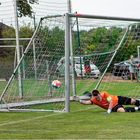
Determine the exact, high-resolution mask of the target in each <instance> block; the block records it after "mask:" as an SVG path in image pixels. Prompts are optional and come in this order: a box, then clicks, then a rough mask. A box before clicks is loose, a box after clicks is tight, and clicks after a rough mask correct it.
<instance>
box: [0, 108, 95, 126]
mask: <svg viewBox="0 0 140 140" xmlns="http://www.w3.org/2000/svg"><path fill="white" fill-rule="evenodd" d="M91 108H93V107H88V108H86V109H81V110H77V111H73V112H72V113H74V112H80V111H84V110H89V109H91ZM61 114H64V113H55V114H50V115H43V116H38V117H34V118H31V119H24V120H18V121H10V122H5V123H1V124H0V126H5V125H11V124H18V123H23V122H30V121H34V120H38V119H42V118H48V117H51V116H57V115H61Z"/></svg>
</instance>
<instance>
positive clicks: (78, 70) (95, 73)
mask: <svg viewBox="0 0 140 140" xmlns="http://www.w3.org/2000/svg"><path fill="white" fill-rule="evenodd" d="M64 65H65V59H64V57H62V58H61V59H60V61H59V62H58V64H57V67H58V68H57V71H58V73H59V75H60V76H64V72H65V66H64ZM70 67H71V64H70ZM90 67H91V73H90V77H93V78H99V76H100V71H99V69H98V68H97V66H96V65H94V64H93V63H92V62H90ZM74 69H75V75H76V77H81V76H83V77H85V76H86V73H85V70H84V61H83V57H81V58H80V57H74ZM70 73H72V68H70Z"/></svg>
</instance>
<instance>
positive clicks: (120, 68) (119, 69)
mask: <svg viewBox="0 0 140 140" xmlns="http://www.w3.org/2000/svg"><path fill="white" fill-rule="evenodd" d="M134 64H135V65H136V68H135V69H136V70H137V69H139V68H138V67H137V66H139V65H140V59H138V58H134ZM129 65H130V64H129V60H126V61H122V62H119V63H115V64H114V68H113V75H114V76H121V77H122V78H123V79H130V72H129Z"/></svg>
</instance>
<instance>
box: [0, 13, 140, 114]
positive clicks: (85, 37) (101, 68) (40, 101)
mask: <svg viewBox="0 0 140 140" xmlns="http://www.w3.org/2000/svg"><path fill="white" fill-rule="evenodd" d="M139 21H140V20H138V19H125V18H113V17H102V16H91V15H90V16H89V15H80V14H66V15H64V16H59V15H58V16H50V17H45V18H42V19H41V20H40V23H39V25H38V27H37V29H36V31H35V33H34V35H33V37H32V39H31V40H30V42H29V44H28V46H27V48H26V50H25V52H24V54H23V55H22V57H21V60H20V63H19V64H18V65H17V67H16V68H15V70H14V72H13V75H12V76H11V78H10V80H9V82H8V84H7V86H6V87H5V89H4V91H3V93H2V94H1V97H0V100H1V106H0V108H1V110H4V109H5V110H8V111H13V110H14V111H15V110H20V111H28V110H29V111H63V110H65V109H66V107H68V108H69V103H68V101H69V99H72V98H70V96H77V95H78V96H79V95H82V93H83V92H85V91H92V90H93V89H99V90H106V91H108V92H110V93H112V94H117V95H125V96H131V97H137V98H139V91H140V86H139V80H138V77H139V76H138V75H139V67H138V65H139V63H140V60H139V59H138V57H137V46H139V43H140V41H139V40H140V24H139ZM66 50H67V51H66ZM130 55H133V56H134V58H135V59H134V61H135V70H134V71H135V73H134V75H133V81H131V80H130V71H129V59H130ZM69 58H70V59H69ZM66 64H67V65H66ZM18 68H20V69H21V77H22V80H21V81H19V78H18V77H19V71H18ZM66 72H67V73H66ZM69 77H71V79H69ZM53 80H59V81H60V82H61V83H62V85H61V87H60V88H54V87H52V84H51V83H52V81H53ZM66 92H67V94H66ZM69 93H70V95H69Z"/></svg>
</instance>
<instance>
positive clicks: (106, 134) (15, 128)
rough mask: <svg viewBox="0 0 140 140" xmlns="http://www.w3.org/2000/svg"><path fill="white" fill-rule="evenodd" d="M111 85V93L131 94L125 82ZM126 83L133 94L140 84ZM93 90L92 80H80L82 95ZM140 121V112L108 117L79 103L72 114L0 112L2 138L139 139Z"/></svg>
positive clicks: (101, 111)
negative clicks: (123, 86)
mask: <svg viewBox="0 0 140 140" xmlns="http://www.w3.org/2000/svg"><path fill="white" fill-rule="evenodd" d="M85 83H86V84H85ZM111 84H112V86H110V89H109V91H110V92H111V93H112V92H117V93H119V94H120V93H121V94H124V95H125V94H126V93H127V91H126V90H125V91H123V90H122V88H121V86H122V83H115V86H113V84H114V83H111ZM123 84H124V85H125V86H126V87H127V89H128V91H129V90H133V86H135V85H134V84H139V83H134V84H132V83H130V82H128V83H123ZM81 87H82V88H81ZM92 87H93V83H91V82H90V81H89V80H87V81H86V82H84V83H82V82H81V81H79V82H78V84H77V89H78V94H81V93H82V92H83V91H85V90H92ZM139 87H140V86H139ZM138 90H139V89H138ZM139 91H140V90H139ZM139 118H140V112H135V113H111V114H107V113H106V111H105V110H103V109H101V108H99V107H96V106H94V105H93V106H92V105H81V104H79V103H78V102H72V103H71V112H70V113H49V112H26V113H25V112H22V113H16V112H11V113H6V112H5V113H0V139H113V140H114V139H139V138H140V122H139V121H140V120H139Z"/></svg>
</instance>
